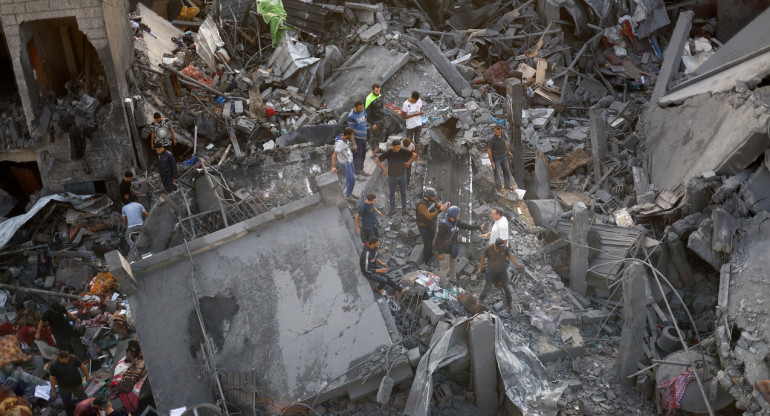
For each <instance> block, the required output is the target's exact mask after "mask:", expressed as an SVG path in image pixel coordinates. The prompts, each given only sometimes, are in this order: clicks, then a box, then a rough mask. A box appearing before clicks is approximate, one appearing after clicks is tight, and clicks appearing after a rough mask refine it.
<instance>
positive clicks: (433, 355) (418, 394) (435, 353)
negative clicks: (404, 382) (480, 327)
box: [404, 318, 472, 416]
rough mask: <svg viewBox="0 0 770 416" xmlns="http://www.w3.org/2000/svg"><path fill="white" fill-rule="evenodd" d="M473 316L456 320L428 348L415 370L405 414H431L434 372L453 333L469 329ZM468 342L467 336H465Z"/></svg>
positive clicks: (438, 366) (424, 415) (414, 415)
mask: <svg viewBox="0 0 770 416" xmlns="http://www.w3.org/2000/svg"><path fill="white" fill-rule="evenodd" d="M471 319H472V318H465V319H462V320H460V321H458V322H455V324H454V325H452V327H451V328H449V329H448V330H447V331H446V332H444V334H443V335H442V336H441V338H439V340H438V341H436V343H435V344H433V345H431V346H430V348H428V351H426V352H425V354H423V356H422V357H421V358H420V363H419V364H417V369H416V370H415V372H414V380H413V381H412V388H411V390H409V397H408V398H407V399H406V407H405V408H404V414H405V415H409V416H427V415H429V414H430V399H431V396H433V373H434V372H435V371H436V370H438V369H439V368H440V364H441V362H442V361H444V358H446V355H447V351H449V347H450V343H451V341H452V339H453V338H454V337H453V336H452V335H453V334H454V333H455V332H458V331H467V330H468V322H470V321H471ZM465 342H467V338H465Z"/></svg>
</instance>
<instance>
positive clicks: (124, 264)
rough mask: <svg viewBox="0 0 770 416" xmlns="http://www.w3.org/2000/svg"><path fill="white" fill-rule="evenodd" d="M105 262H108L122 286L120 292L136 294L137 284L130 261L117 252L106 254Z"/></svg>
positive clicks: (113, 274) (111, 271)
mask: <svg viewBox="0 0 770 416" xmlns="http://www.w3.org/2000/svg"><path fill="white" fill-rule="evenodd" d="M104 260H106V261H107V267H108V268H109V269H110V273H112V276H113V277H114V278H115V280H116V281H117V282H118V284H119V285H120V290H121V291H122V292H123V293H125V294H127V295H130V294H132V293H136V289H137V284H136V280H135V279H134V273H133V272H132V271H131V265H130V264H128V260H126V258H125V257H123V255H122V254H120V252H119V251H117V250H113V251H110V252H109V253H107V254H105V255H104Z"/></svg>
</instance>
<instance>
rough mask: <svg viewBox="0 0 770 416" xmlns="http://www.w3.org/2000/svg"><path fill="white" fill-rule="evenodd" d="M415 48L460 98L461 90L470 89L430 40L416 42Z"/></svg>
mask: <svg viewBox="0 0 770 416" xmlns="http://www.w3.org/2000/svg"><path fill="white" fill-rule="evenodd" d="M417 47H419V48H420V50H421V51H422V53H423V54H424V55H425V57H426V58H428V60H429V61H430V63H432V64H433V66H435V67H436V69H437V70H438V72H439V73H440V74H441V76H442V77H444V79H445V80H446V82H447V83H448V84H449V86H450V87H452V90H453V91H454V92H455V93H456V94H457V95H459V96H461V97H462V95H463V90H466V89H468V88H470V87H471V84H469V83H468V81H467V80H466V79H465V78H463V76H462V75H460V73H459V72H457V69H456V68H455V67H454V65H452V64H451V63H450V62H449V59H447V58H446V56H444V54H443V53H442V52H441V49H440V48H439V47H438V45H436V44H435V43H433V41H432V40H430V38H427V37H426V38H425V39H423V40H421V41H419V42H417Z"/></svg>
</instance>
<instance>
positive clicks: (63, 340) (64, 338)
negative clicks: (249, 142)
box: [35, 303, 86, 357]
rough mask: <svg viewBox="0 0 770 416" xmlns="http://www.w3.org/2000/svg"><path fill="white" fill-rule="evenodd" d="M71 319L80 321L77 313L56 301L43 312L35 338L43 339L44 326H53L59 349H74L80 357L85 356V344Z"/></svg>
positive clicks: (52, 329) (52, 332)
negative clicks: (72, 312) (71, 311)
mask: <svg viewBox="0 0 770 416" xmlns="http://www.w3.org/2000/svg"><path fill="white" fill-rule="evenodd" d="M70 321H73V322H75V323H78V324H79V323H80V319H78V318H77V317H76V316H75V315H73V314H71V313H70V312H69V311H67V309H65V308H64V306H62V305H60V304H58V303H54V304H53V305H51V309H49V310H48V311H46V312H45V313H43V316H41V317H40V322H38V324H37V333H36V334H35V339H42V333H41V331H42V330H43V326H45V325H48V326H49V327H50V328H51V334H53V337H54V340H55V341H56V346H57V347H58V348H59V349H64V350H67V351H72V352H73V353H74V354H75V355H77V356H79V357H85V352H86V349H85V346H84V345H83V342H82V341H81V340H80V335H79V334H78V332H77V331H76V330H75V328H73V327H72V325H70Z"/></svg>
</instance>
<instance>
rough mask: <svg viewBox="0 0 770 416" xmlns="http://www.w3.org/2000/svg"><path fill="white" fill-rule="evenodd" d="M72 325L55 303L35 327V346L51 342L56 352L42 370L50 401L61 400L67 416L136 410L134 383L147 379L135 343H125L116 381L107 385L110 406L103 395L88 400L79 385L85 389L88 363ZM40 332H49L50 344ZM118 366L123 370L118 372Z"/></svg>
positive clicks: (126, 414)
mask: <svg viewBox="0 0 770 416" xmlns="http://www.w3.org/2000/svg"><path fill="white" fill-rule="evenodd" d="M72 322H74V323H75V324H76V325H79V324H80V323H81V321H80V319H79V318H78V317H77V316H75V315H73V314H72V313H71V312H70V311H68V310H67V309H66V308H65V307H64V306H62V305H61V304H58V303H55V304H53V305H51V308H50V309H49V310H48V311H46V312H45V313H43V315H42V316H41V318H40V321H39V323H38V328H37V332H36V335H35V340H36V343H37V342H44V343H50V341H54V342H55V345H56V347H57V348H58V353H57V355H56V359H54V360H52V361H50V362H49V363H47V364H46V366H45V369H46V371H47V372H48V375H49V384H50V389H51V390H50V401H54V400H55V399H56V398H57V397H61V401H62V404H63V405H64V409H65V411H66V412H67V414H68V415H70V414H72V415H74V416H103V415H106V416H130V415H131V413H130V411H132V410H136V409H137V408H138V401H139V394H138V392H133V390H134V389H135V388H136V386H137V383H139V382H141V383H143V380H144V378H146V375H147V372H146V370H145V368H144V358H143V357H142V352H141V347H140V346H139V342H138V341H137V340H135V339H134V340H130V341H129V342H128V347H127V348H126V356H125V358H124V359H122V360H121V361H119V362H118V365H117V367H116V369H115V376H116V378H119V379H120V380H118V382H117V383H115V382H113V383H111V384H110V388H111V390H112V392H113V393H114V399H113V400H114V402H113V401H110V399H109V398H107V397H106V396H104V395H96V396H94V397H90V398H89V397H88V396H87V394H86V389H85V386H84V384H83V380H84V379H85V383H86V385H87V384H88V383H90V382H91V372H90V371H89V368H90V365H87V363H89V361H90V360H89V352H88V348H87V347H86V346H85V344H84V343H83V340H82V338H81V332H79V331H78V328H79V327H75V326H73V325H72V324H71V323H72ZM80 328H81V329H82V327H80ZM44 329H47V330H50V334H51V335H53V339H52V340H48V338H50V337H49V336H48V335H47V334H48V333H49V332H48V331H47V330H46V331H44ZM38 345H39V344H38ZM40 348H43V347H40ZM54 351H55V350H54ZM121 365H123V366H124V367H125V368H120V369H119V368H118V367H120V366H121ZM114 380H115V379H113V381H114ZM113 403H120V405H121V407H122V408H121V409H118V410H115V408H114V404H113Z"/></svg>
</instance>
